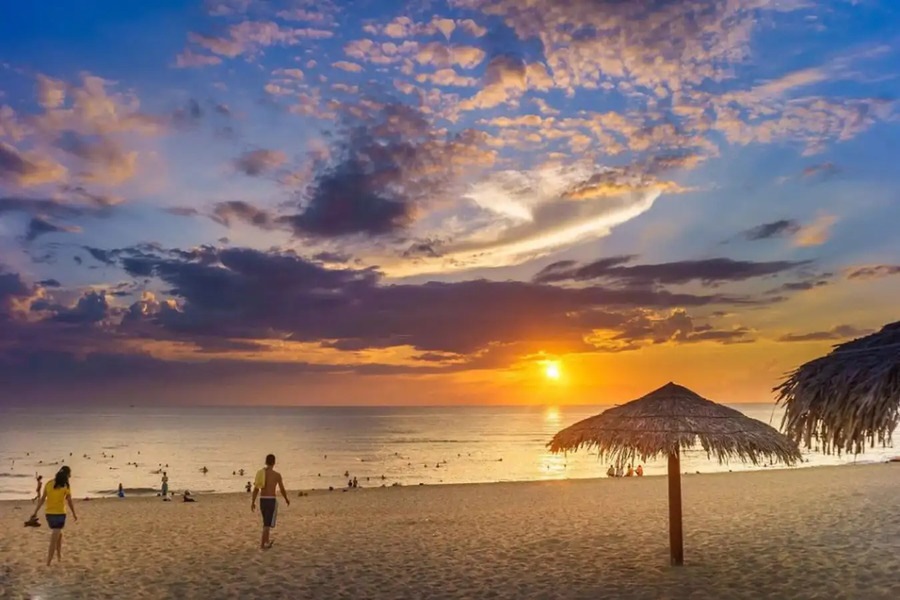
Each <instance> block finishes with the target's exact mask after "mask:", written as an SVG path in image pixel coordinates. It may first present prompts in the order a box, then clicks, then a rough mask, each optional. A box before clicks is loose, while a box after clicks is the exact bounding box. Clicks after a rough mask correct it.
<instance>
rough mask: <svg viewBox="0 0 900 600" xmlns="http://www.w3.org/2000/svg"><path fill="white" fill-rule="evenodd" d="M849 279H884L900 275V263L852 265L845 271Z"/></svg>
mask: <svg viewBox="0 0 900 600" xmlns="http://www.w3.org/2000/svg"><path fill="white" fill-rule="evenodd" d="M844 275H845V277H846V278H847V279H859V280H863V281H865V280H869V279H883V278H885V277H892V276H894V275H900V265H867V266H862V267H851V268H849V269H847V270H846V271H845V272H844Z"/></svg>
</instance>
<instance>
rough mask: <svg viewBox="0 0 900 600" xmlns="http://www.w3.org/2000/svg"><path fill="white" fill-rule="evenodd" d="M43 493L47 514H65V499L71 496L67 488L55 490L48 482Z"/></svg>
mask: <svg viewBox="0 0 900 600" xmlns="http://www.w3.org/2000/svg"><path fill="white" fill-rule="evenodd" d="M44 492H45V493H46V494H47V514H48V515H64V514H66V498H67V497H69V496H71V495H72V491H71V490H70V489H69V486H66V487H61V488H55V487H53V482H52V481H48V482H47V485H46V487H44Z"/></svg>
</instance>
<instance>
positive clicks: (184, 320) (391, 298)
mask: <svg viewBox="0 0 900 600" xmlns="http://www.w3.org/2000/svg"><path fill="white" fill-rule="evenodd" d="M112 254H113V255H114V256H116V257H117V260H119V261H120V262H121V265H122V266H123V267H124V268H125V269H126V270H127V271H128V272H129V273H131V274H132V275H134V276H138V277H146V276H148V275H150V276H155V277H158V278H159V279H161V280H162V281H163V282H164V283H166V284H167V286H169V288H170V289H171V290H172V294H173V295H174V296H175V297H176V298H177V299H178V302H177V308H173V306H169V308H167V309H165V310H164V311H162V309H160V310H161V311H162V312H154V311H152V310H149V309H147V307H146V306H144V307H142V308H141V310H140V312H141V314H142V315H144V317H145V318H148V319H150V321H152V322H154V323H156V324H157V325H158V326H160V327H163V328H165V329H167V330H171V331H176V332H180V333H181V334H184V335H190V336H214V337H223V338H230V339H247V338H252V339H257V338H271V337H273V336H274V337H276V338H278V339H290V340H292V341H293V342H317V343H327V345H328V346H329V347H333V348H339V349H344V350H349V349H356V350H358V349H363V348H388V347H394V346H411V347H414V348H415V349H417V350H419V351H438V352H453V353H457V354H471V353H477V352H480V351H482V350H485V349H487V348H488V347H490V346H491V345H492V344H496V343H518V342H522V341H529V340H530V341H532V342H543V341H547V340H555V342H557V343H560V344H567V345H569V346H571V347H572V348H580V349H582V350H587V349H589V348H590V346H589V345H586V344H585V343H584V341H583V336H584V335H585V334H586V332H588V331H590V330H591V329H592V328H597V327H599V326H600V323H601V320H598V317H597V311H605V313H609V311H615V310H623V311H626V312H627V311H630V310H633V309H636V308H638V307H641V308H644V307H655V308H656V309H663V310H664V309H666V308H671V307H678V306H704V305H710V304H716V303H730V302H739V303H740V302H745V301H746V300H743V299H740V298H733V297H729V296H724V295H706V296H704V295H691V294H671V293H669V292H666V291H664V290H650V289H614V288H602V287H586V288H582V289H567V288H560V287H554V286H549V285H543V284H535V283H525V282H491V281H465V282H459V283H438V282H429V283H426V284H422V285H396V284H395V285H384V284H382V282H381V276H380V274H379V273H378V272H376V271H374V270H371V269H350V268H336V269H330V268H326V267H323V266H321V265H320V264H317V263H315V262H312V261H309V260H306V259H303V258H301V257H298V256H296V255H293V254H289V253H264V252H259V251H255V250H250V249H246V248H230V249H221V250H215V249H210V248H207V249H205V250H203V251H202V252H188V253H183V252H180V251H179V252H176V251H171V252H168V253H163V254H160V253H159V252H150V253H148V252H147V251H146V250H145V249H122V250H117V251H114V252H112ZM373 313H377V314H378V315H379V318H378V319H372V318H371V314H373ZM632 318H633V315H632V314H631V313H627V314H626V313H623V314H621V315H618V316H607V317H605V318H604V319H603V320H602V323H605V324H607V325H608V328H609V327H612V326H613V325H612V324H617V325H616V326H624V324H625V323H627V322H628V321H629V320H630V319H632Z"/></svg>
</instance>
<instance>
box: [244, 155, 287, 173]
mask: <svg viewBox="0 0 900 600" xmlns="http://www.w3.org/2000/svg"><path fill="white" fill-rule="evenodd" d="M286 161H287V155H286V154H285V153H284V152H281V151H279V150H266V149H263V148H261V149H259V150H250V151H248V152H244V153H243V154H242V155H241V156H240V157H238V158H237V159H236V160H235V161H234V168H235V169H237V170H238V171H240V172H241V173H243V174H244V175H249V176H250V177H259V176H260V175H264V174H266V173H268V172H270V171H272V170H273V169H277V168H278V167H280V166H281V165H283V164H284V163H285V162H286Z"/></svg>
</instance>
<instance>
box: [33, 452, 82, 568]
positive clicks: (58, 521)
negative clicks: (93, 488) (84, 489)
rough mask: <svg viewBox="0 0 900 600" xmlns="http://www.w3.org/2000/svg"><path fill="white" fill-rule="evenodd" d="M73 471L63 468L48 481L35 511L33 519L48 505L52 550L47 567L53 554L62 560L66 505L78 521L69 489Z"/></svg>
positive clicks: (47, 515) (58, 559) (48, 523)
mask: <svg viewBox="0 0 900 600" xmlns="http://www.w3.org/2000/svg"><path fill="white" fill-rule="evenodd" d="M71 474H72V470H71V469H69V467H63V468H61V469H60V470H59V471H58V472H57V473H56V477H54V478H53V481H48V482H47V485H45V486H44V494H43V495H42V496H41V500H40V502H38V505H37V507H35V509H34V514H33V515H31V517H32V518H35V517H37V514H38V510H40V508H41V505H43V504H44V503H45V502H46V503H47V511H46V517H47V525H48V526H49V527H50V531H51V535H50V550H49V552H47V566H48V567H49V566H50V563H51V562H52V561H53V552H54V551H55V552H56V560H57V561H60V560H62V530H63V527H65V526H66V503H68V505H69V508H70V509H71V510H72V517H73V518H74V519H75V520H76V521H77V520H78V515H76V514H75V505H74V504H72V490H71V488H69V476H70V475H71Z"/></svg>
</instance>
